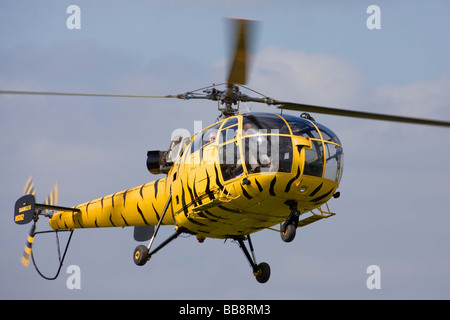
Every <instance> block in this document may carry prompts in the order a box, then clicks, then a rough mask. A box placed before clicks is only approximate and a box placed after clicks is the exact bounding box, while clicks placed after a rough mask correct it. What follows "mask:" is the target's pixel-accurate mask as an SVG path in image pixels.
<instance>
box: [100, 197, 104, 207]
mask: <svg viewBox="0 0 450 320" xmlns="http://www.w3.org/2000/svg"><path fill="white" fill-rule="evenodd" d="M103 198H104V197H103ZM103 198H102V199H101V200H100V203H101V205H102V209H103Z"/></svg>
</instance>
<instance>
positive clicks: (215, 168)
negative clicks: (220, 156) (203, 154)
mask: <svg viewBox="0 0 450 320" xmlns="http://www.w3.org/2000/svg"><path fill="white" fill-rule="evenodd" d="M214 170H215V171H216V184H217V186H218V187H219V188H220V190H223V185H222V184H221V183H220V181H219V172H218V171H217V166H216V165H214Z"/></svg>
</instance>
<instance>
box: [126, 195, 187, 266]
mask: <svg viewBox="0 0 450 320" xmlns="http://www.w3.org/2000/svg"><path fill="white" fill-rule="evenodd" d="M171 202H172V194H170V196H169V199H168V200H167V203H166V205H165V207H164V211H163V213H162V214H161V217H160V218H159V221H158V225H157V226H156V229H155V231H154V233H153V236H152V238H151V239H150V243H149V244H148V246H144V245H142V244H141V245H139V246H137V247H136V249H134V252H133V261H134V263H135V264H136V265H138V266H143V265H144V264H145V263H146V262H147V261H148V260H150V257H151V256H152V255H153V254H155V253H156V252H158V251H159V250H160V249H162V248H163V247H165V246H166V245H167V244H168V243H169V242H171V241H172V240H174V239H176V238H178V236H179V235H180V234H181V233H183V228H177V229H176V232H175V233H174V234H173V235H171V236H170V237H169V238H168V239H167V240H165V241H164V242H163V243H161V244H160V245H159V246H158V247H156V248H155V249H154V250H153V251H150V248H151V247H152V244H153V241H154V240H155V237H156V234H157V233H158V230H159V227H160V226H161V223H162V221H163V219H164V216H165V215H166V212H167V209H168V208H169V205H170V203H171Z"/></svg>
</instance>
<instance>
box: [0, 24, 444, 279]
mask: <svg viewBox="0 0 450 320" xmlns="http://www.w3.org/2000/svg"><path fill="white" fill-rule="evenodd" d="M232 21H233V23H234V26H235V31H236V32H235V34H236V37H235V42H234V51H233V54H232V56H231V59H230V60H231V63H230V68H229V72H228V78H227V81H226V83H224V84H220V85H212V86H210V87H206V88H202V89H199V90H195V91H190V92H186V93H182V94H176V95H163V96H157V95H117V94H97V93H64V92H36V91H6V90H2V91H0V93H1V94H28V95H63V96H100V97H101V96H105V97H138V98H176V99H182V100H196V99H203V100H211V101H215V102H217V104H218V111H219V112H220V115H219V118H218V120H217V121H216V122H215V123H213V124H211V125H209V126H207V127H205V128H204V129H202V130H200V131H199V132H197V133H195V134H194V135H193V136H192V137H189V138H185V137H183V136H176V137H174V138H173V139H172V140H171V142H170V145H169V147H168V149H167V150H151V151H148V152H147V162H146V164H147V169H148V171H149V172H150V173H152V174H156V175H160V174H164V175H165V177H164V178H160V179H158V180H156V181H151V182H148V183H146V184H143V185H140V186H137V187H134V188H130V189H127V190H122V191H119V192H116V193H114V194H110V195H106V196H103V197H99V198H97V199H94V200H91V201H88V202H85V203H82V204H78V205H75V206H73V207H63V206H58V205H57V204H58V193H59V192H58V188H57V187H55V190H54V191H53V192H52V193H51V195H50V196H49V198H48V199H47V200H46V201H45V203H43V204H40V203H36V199H35V192H34V186H33V182H32V179H31V178H30V179H29V180H28V181H27V183H26V185H25V189H24V193H25V195H24V196H22V197H21V198H19V199H18V200H17V201H16V204H15V210H14V221H15V223H17V224H28V223H31V222H32V227H31V229H30V232H29V234H28V238H27V242H26V245H25V249H24V254H23V257H22V263H23V264H24V265H28V264H29V260H30V258H31V259H32V260H33V263H34V262H35V261H34V258H33V251H32V246H33V243H34V241H35V240H34V238H35V236H36V235H38V234H41V233H48V232H54V233H56V235H57V234H58V232H69V233H70V236H69V239H68V242H67V245H66V249H65V251H64V254H63V256H62V258H61V257H60V265H59V269H58V272H57V274H56V276H55V277H53V278H51V277H46V276H44V275H43V274H42V273H41V272H40V271H39V269H38V268H37V266H36V264H35V263H34V264H35V267H36V270H37V271H38V272H39V274H40V275H41V276H43V277H44V278H46V279H54V278H56V277H57V276H58V274H59V270H60V269H61V266H62V263H63V261H64V258H65V256H66V253H67V249H68V246H69V243H70V241H71V237H72V234H73V232H74V230H75V229H80V228H104V227H134V239H135V240H136V241H140V242H148V244H146V245H144V244H141V245H138V246H137V247H136V248H135V249H134V250H133V261H134V263H135V264H136V265H138V266H144V265H145V264H146V263H147V262H148V261H149V260H150V259H151V258H152V257H153V256H154V255H155V254H156V253H157V252H158V251H159V250H161V249H162V248H164V247H165V246H166V245H167V244H169V243H170V242H171V241H173V240H175V239H177V238H178V237H179V236H180V235H181V234H189V235H194V236H195V237H196V238H197V239H198V241H199V242H203V241H205V239H207V238H213V239H231V240H234V241H237V242H238V244H239V247H240V248H241V250H242V251H243V253H244V255H245V257H246V259H247V260H248V263H249V265H250V267H251V270H252V273H253V275H254V276H255V278H256V280H257V281H258V282H260V283H265V282H267V281H268V280H269V278H270V274H271V269H270V266H269V264H268V263H266V262H261V263H257V262H256V258H255V252H254V247H253V243H252V240H251V235H252V234H254V233H256V232H259V231H261V230H265V229H270V230H274V231H275V232H279V234H280V237H281V239H282V241H284V242H291V241H293V240H294V239H295V236H296V232H297V229H298V228H301V227H306V226H308V225H310V224H312V223H314V222H317V221H320V220H323V219H327V218H330V217H332V216H334V215H336V214H335V213H334V212H332V211H331V210H330V208H329V205H328V201H329V200H330V199H331V198H339V196H340V191H338V188H339V183H340V181H341V178H342V175H343V165H344V163H343V162H344V150H343V145H342V143H341V141H340V139H339V138H338V136H337V135H336V134H335V133H334V132H333V131H332V130H331V129H329V128H327V127H326V126H324V125H323V124H320V123H318V122H316V121H315V118H314V117H313V116H311V114H310V113H314V114H329V115H336V116H346V117H354V118H363V119H372V120H382V121H394V122H402V123H410V124H419V125H432V126H442V127H450V122H446V121H438V120H428V119H420V118H411V117H403V116H396V115H387V114H376V113H369V112H359V111H353V110H345V109H340V108H330V107H322V106H315V105H307V104H301V103H293V102H286V101H282V100H277V99H273V98H270V97H267V96H258V97H253V96H250V95H248V94H246V93H244V92H243V90H242V89H248V88H246V87H245V85H246V83H247V68H248V64H249V51H250V48H249V44H250V41H249V40H250V39H251V38H252V32H253V31H252V30H253V28H252V23H253V21H250V20H245V19H233V20H232ZM222 87H223V89H222ZM199 91H202V92H201V93H199ZM250 91H252V92H254V93H256V92H255V91H253V90H251V89H250ZM240 102H244V103H245V102H255V103H263V104H267V105H269V106H274V107H276V108H278V109H281V110H294V111H300V112H302V114H301V116H300V117H296V116H292V115H286V114H277V113H262V112H246V113H245V112H244V113H241V112H240V110H239V103H240ZM41 217H45V218H48V219H49V224H50V227H51V230H50V231H36V224H37V222H38V220H39V219H40V218H41ZM162 225H173V226H174V229H175V232H174V233H173V234H172V235H171V236H170V237H168V238H167V239H165V240H164V241H162V242H161V243H160V244H159V245H158V246H156V247H154V243H155V240H156V238H157V235H158V231H159V230H160V227H161V226H162ZM58 247H59V246H58Z"/></svg>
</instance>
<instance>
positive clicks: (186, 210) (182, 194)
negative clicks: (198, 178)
mask: <svg viewBox="0 0 450 320" xmlns="http://www.w3.org/2000/svg"><path fill="white" fill-rule="evenodd" d="M180 181H181V206H182V207H183V212H184V215H185V216H186V217H187V214H188V209H187V206H186V198H185V193H184V188H183V180H180Z"/></svg>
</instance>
